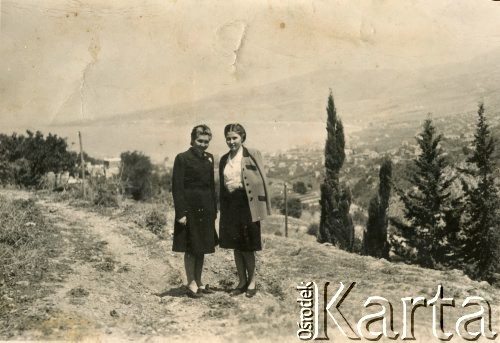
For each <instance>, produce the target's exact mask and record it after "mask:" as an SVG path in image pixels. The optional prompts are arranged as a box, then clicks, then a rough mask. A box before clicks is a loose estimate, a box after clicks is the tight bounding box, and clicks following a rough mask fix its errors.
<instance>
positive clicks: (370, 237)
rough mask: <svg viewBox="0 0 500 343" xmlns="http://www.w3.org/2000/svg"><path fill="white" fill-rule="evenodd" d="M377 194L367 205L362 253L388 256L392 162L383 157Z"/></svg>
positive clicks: (382, 256)
mask: <svg viewBox="0 0 500 343" xmlns="http://www.w3.org/2000/svg"><path fill="white" fill-rule="evenodd" d="M379 178H380V184H379V188H378V194H376V195H375V196H373V197H372V199H371V200H370V205H369V207H368V222H367V225H366V232H365V235H364V237H363V250H364V253H365V254H367V255H370V256H374V257H381V258H389V243H388V241H387V226H388V224H389V223H388V219H387V209H388V208H389V198H390V196H391V178H392V162H391V160H390V159H385V160H384V161H383V162H382V164H381V166H380V172H379Z"/></svg>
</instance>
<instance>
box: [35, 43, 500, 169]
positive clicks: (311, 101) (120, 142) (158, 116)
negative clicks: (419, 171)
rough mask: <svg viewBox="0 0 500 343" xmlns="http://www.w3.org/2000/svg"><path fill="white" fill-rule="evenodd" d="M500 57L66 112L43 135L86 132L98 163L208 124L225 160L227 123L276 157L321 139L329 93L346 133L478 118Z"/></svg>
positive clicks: (168, 142)
mask: <svg viewBox="0 0 500 343" xmlns="http://www.w3.org/2000/svg"><path fill="white" fill-rule="evenodd" d="M499 56H500V50H498V49H497V50H493V51H492V52H490V53H489V54H486V55H483V56H480V57H478V58H475V59H473V60H471V61H468V62H463V63H456V64H441V65H437V66H434V67H429V68H426V69H422V70H412V69H407V70H393V69H371V70H362V69H359V70H349V69H335V68H333V67H332V69H326V70H325V69H321V70H316V71H312V72H309V73H307V74H303V75H299V76H293V77H290V76H288V75H285V74H284V75H282V77H281V79H280V80H279V81H273V82H266V81H263V82H262V84H260V85H259V86H252V87H243V88H238V89H236V90H229V91H225V92H220V93H218V94H216V95H214V96H211V97H208V98H205V99H202V100H198V101H192V102H181V103H178V104H175V105H169V106H162V107H157V108H145V109H143V110H140V111H133V112H129V113H117V114H116V115H115V116H111V117H106V118H100V119H96V120H88V121H84V122H81V121H78V120H77V121H75V118H77V117H76V116H75V114H74V113H67V115H66V116H63V117H61V118H60V119H59V120H58V121H57V122H54V123H51V124H49V125H47V126H46V127H45V128H44V130H45V131H51V132H56V133H60V134H61V135H63V136H68V137H70V141H71V140H75V141H76V138H71V137H74V136H75V132H77V131H79V130H80V131H83V133H84V143H85V145H84V146H85V149H86V150H88V151H89V152H91V155H95V156H98V157H106V156H108V155H109V156H114V155H118V154H119V153H120V152H122V151H124V150H125V149H137V150H142V151H145V152H146V153H148V154H150V155H152V156H153V157H154V158H155V159H158V160H163V158H164V157H165V156H170V157H171V158H172V157H173V155H174V154H175V153H177V152H179V151H182V149H184V148H185V147H186V145H187V144H188V143H189V142H188V135H189V132H190V129H191V128H192V126H193V125H194V123H198V122H204V123H207V124H208V125H209V126H211V128H212V129H213V131H214V133H215V135H214V139H213V142H212V145H211V148H212V149H213V151H214V153H216V154H221V153H222V152H223V151H225V149H226V146H225V142H224V140H223V136H222V129H223V127H224V125H225V124H226V123H227V122H233V121H237V122H242V123H243V124H244V125H245V126H246V128H247V131H248V133H249V142H248V143H249V144H251V145H253V146H255V147H256V148H259V149H263V150H268V151H276V150H278V149H285V148H290V147H291V146H294V145H296V144H308V143H318V142H321V143H322V142H323V141H324V135H325V129H324V122H325V118H326V114H325V106H326V99H327V96H328V90H329V89H330V88H331V89H332V90H333V92H334V96H335V102H336V105H337V108H338V111H339V114H340V116H341V117H342V119H343V121H344V123H346V134H347V135H350V134H352V133H354V132H357V131H359V130H361V129H364V128H366V125H368V124H369V123H370V122H372V121H373V122H377V121H383V122H391V123H396V124H397V123H400V124H405V123H406V122H417V123H418V121H419V120H421V119H422V118H425V116H426V115H427V113H429V112H431V113H433V115H434V117H435V118H441V117H450V116H453V115H455V114H460V113H465V112H474V111H475V110H476V106H477V103H478V101H480V100H483V101H485V103H486V106H487V107H488V108H491V109H495V108H498V107H499V105H500V99H499V98H498V97H497V96H496V94H498V91H499V84H500V70H499V69H498V67H497V65H498V63H497V61H498V59H499ZM495 111H497V110H495ZM138 132H140V133H141V134H137V133H138ZM271 137H272V139H271ZM405 139H412V137H407V138H405Z"/></svg>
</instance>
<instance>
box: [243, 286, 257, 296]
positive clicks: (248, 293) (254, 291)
mask: <svg viewBox="0 0 500 343" xmlns="http://www.w3.org/2000/svg"><path fill="white" fill-rule="evenodd" d="M255 294H257V288H252V289H247V291H246V293H245V296H246V297H247V298H253V297H254V296H255Z"/></svg>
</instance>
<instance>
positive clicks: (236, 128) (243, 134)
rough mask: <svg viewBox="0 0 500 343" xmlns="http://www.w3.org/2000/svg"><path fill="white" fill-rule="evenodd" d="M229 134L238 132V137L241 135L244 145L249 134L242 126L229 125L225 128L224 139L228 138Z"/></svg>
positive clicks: (236, 124)
mask: <svg viewBox="0 0 500 343" xmlns="http://www.w3.org/2000/svg"><path fill="white" fill-rule="evenodd" d="M228 132H236V133H237V134H238V135H240V137H241V142H242V143H243V142H244V141H245V139H247V132H246V131H245V128H244V127H243V126H242V125H241V124H238V123H234V124H227V125H226V127H225V128H224V137H225V136H227V133H228Z"/></svg>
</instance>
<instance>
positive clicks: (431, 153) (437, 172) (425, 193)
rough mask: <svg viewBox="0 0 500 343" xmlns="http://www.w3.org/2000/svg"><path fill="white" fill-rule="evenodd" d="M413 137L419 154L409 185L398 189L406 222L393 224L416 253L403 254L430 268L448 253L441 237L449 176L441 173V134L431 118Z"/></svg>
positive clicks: (443, 235) (442, 159)
mask: <svg viewBox="0 0 500 343" xmlns="http://www.w3.org/2000/svg"><path fill="white" fill-rule="evenodd" d="M416 139H417V144H418V146H419V148H420V153H419V155H418V156H417V157H416V158H415V160H414V170H412V171H411V175H410V180H409V182H410V183H411V184H412V186H413V187H412V188H411V189H410V190H409V191H406V192H403V191H401V190H398V193H399V196H400V198H401V200H402V201H403V204H404V216H405V219H406V220H407V221H408V223H407V224H405V223H402V222H399V221H394V225H395V226H396V227H397V228H398V229H400V232H401V234H402V236H403V238H404V239H405V240H406V242H405V243H406V245H407V246H408V247H409V248H410V250H411V249H415V250H416V256H415V255H412V256H411V257H410V256H405V257H407V258H408V257H410V258H411V260H412V261H413V262H416V263H418V264H420V265H421V266H424V267H431V268H432V267H435V266H436V264H437V263H443V262H444V261H445V259H446V256H447V254H449V246H448V245H447V241H446V239H445V238H446V226H447V225H446V212H447V209H448V207H449V201H448V200H449V197H450V193H449V190H448V188H449V187H450V185H451V183H452V182H453V179H452V178H449V179H446V178H445V177H444V176H443V171H444V169H445V167H446V166H447V162H446V160H445V158H444V157H443V153H442V151H441V148H440V147H439V143H440V141H441V139H442V136H441V135H438V134H437V133H436V129H435V127H434V126H433V125H432V120H430V119H427V120H425V122H424V124H423V128H422V132H421V133H420V135H419V136H417V138H416ZM399 248H400V247H399ZM396 250H397V251H401V249H396Z"/></svg>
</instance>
